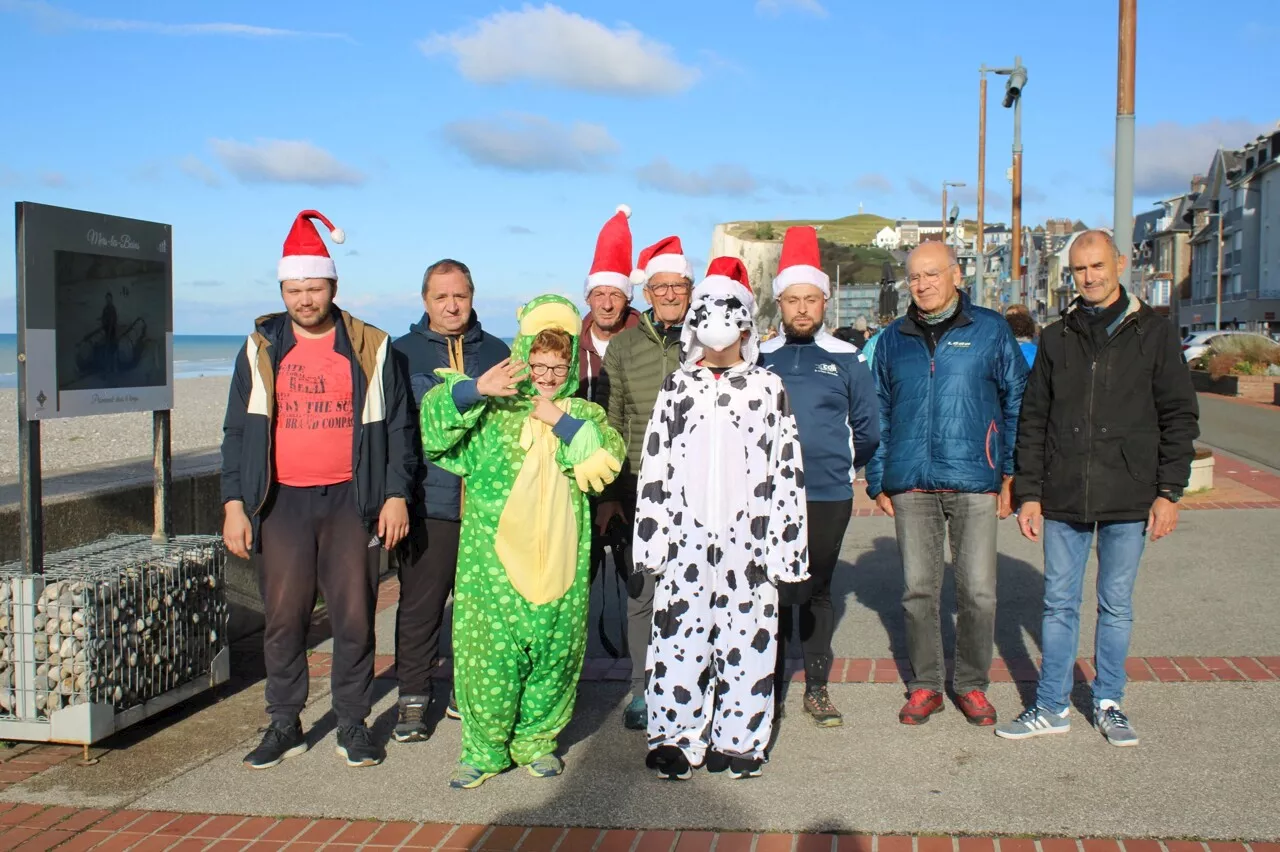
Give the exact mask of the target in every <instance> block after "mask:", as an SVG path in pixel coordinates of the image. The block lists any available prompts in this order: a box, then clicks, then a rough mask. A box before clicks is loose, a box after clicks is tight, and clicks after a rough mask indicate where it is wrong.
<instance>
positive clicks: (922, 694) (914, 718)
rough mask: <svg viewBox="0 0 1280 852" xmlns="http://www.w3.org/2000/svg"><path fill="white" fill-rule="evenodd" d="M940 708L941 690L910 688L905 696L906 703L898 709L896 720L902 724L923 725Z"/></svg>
mask: <svg viewBox="0 0 1280 852" xmlns="http://www.w3.org/2000/svg"><path fill="white" fill-rule="evenodd" d="M941 709H942V693H941V692H934V691H933V690H932V689H916V690H912V692H911V694H910V695H908V696H907V703H906V704H904V705H902V709H901V710H899V711H898V721H899V722H901V723H902V724H904V725H923V724H924V723H925V722H927V721H929V717H930V716H932V715H933V714H934V713H937V712H938V711H939V710H941Z"/></svg>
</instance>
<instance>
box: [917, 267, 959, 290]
mask: <svg viewBox="0 0 1280 852" xmlns="http://www.w3.org/2000/svg"><path fill="white" fill-rule="evenodd" d="M957 265H958V264H955V263H949V264H947V265H946V266H944V267H943V268H942V269H930V270H928V271H926V272H917V273H915V274H913V275H908V276H907V283H908V284H910V285H911V286H912V287H914V286H916V285H917V284H919V283H921V282H923V283H925V284H937V283H938V279H939V278H941V277H942V273H944V272H946V271H947V270H948V269H950V268H951V267H953V266H957Z"/></svg>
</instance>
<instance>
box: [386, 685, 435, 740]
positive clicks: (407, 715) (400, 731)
mask: <svg viewBox="0 0 1280 852" xmlns="http://www.w3.org/2000/svg"><path fill="white" fill-rule="evenodd" d="M430 701H431V698H430V697H429V696H426V695H402V696H400V701H399V704H400V718H399V720H398V721H397V722H396V729H395V733H394V734H393V736H394V737H395V738H396V742H398V743H421V742H426V741H427V738H428V737H430V735H431V734H430V732H429V731H428V730H427V723H426V720H425V719H424V718H423V714H424V713H425V712H426V709H427V704H428V703H430Z"/></svg>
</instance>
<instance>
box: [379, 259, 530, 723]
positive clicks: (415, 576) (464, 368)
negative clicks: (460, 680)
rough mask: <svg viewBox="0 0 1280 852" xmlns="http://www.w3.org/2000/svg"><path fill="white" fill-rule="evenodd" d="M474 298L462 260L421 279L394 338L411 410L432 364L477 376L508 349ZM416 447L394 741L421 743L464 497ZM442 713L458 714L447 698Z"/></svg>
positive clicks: (430, 378) (432, 376) (429, 381)
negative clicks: (415, 303) (414, 314)
mask: <svg viewBox="0 0 1280 852" xmlns="http://www.w3.org/2000/svg"><path fill="white" fill-rule="evenodd" d="M474 296H475V283H474V282H473V281H472V278H471V270H470V269H468V268H467V265H466V264H464V263H461V262H459V261H456V260H450V259H445V260H440V261H437V262H435V263H433V264H431V266H429V267H427V271H426V274H425V275H423V276H422V305H423V308H424V309H425V313H424V314H423V315H422V319H421V320H420V321H419V322H418V323H416V324H415V325H412V326H410V327H409V333H408V334H406V335H404V336H403V337H401V338H399V339H398V340H396V342H395V350H396V353H397V354H398V355H399V356H401V357H402V358H403V359H404V360H405V361H407V371H408V374H409V380H410V384H411V385H412V389H413V401H414V406H415V411H416V407H417V405H418V404H420V403H421V402H422V397H423V395H424V394H425V393H426V392H427V391H429V390H430V389H431V388H433V387H434V386H435V385H437V384H439V382H440V377H439V376H437V375H436V372H435V371H436V370H437V369H440V368H448V369H452V370H458V371H459V372H462V373H465V374H466V375H468V376H481V375H484V373H485V372H487V371H488V370H489V368H491V367H493V366H494V365H495V364H498V363H499V362H501V361H502V360H503V359H505V358H506V357H507V356H508V355H509V354H510V349H509V348H508V346H507V345H506V344H505V343H503V342H502V341H501V340H499V339H498V338H496V337H494V336H493V335H491V334H488V333H486V332H485V331H484V329H482V328H481V327H480V320H479V319H477V318H476V314H475V311H474V310H472V307H471V305H472V299H473V297H474ZM415 422H416V420H415ZM415 435H416V432H415ZM415 449H416V450H417V453H418V458H419V468H418V470H419V475H418V483H417V490H416V493H415V495H414V500H413V517H412V523H411V524H410V528H409V536H408V538H407V540H406V542H405V547H404V549H403V551H402V554H401V555H402V559H401V562H400V565H401V569H400V605H399V608H398V609H397V611H396V679H397V680H398V681H399V683H400V701H399V711H400V716H399V721H398V722H397V723H396V728H395V733H394V736H395V738H396V741H397V742H421V741H422V740H425V739H426V738H427V735H428V730H427V725H426V722H425V720H424V716H423V714H424V712H425V710H426V708H427V705H428V704H429V703H430V702H431V669H432V666H434V665H435V661H436V656H437V654H438V652H439V650H440V627H441V624H442V623H443V622H444V607H445V603H446V602H447V601H448V599H449V594H450V592H452V591H453V577H454V573H455V572H456V571H457V567H458V533H459V530H460V529H461V519H462V500H463V499H464V497H463V493H462V482H461V480H459V479H458V477H456V476H454V475H453V474H452V473H448V472H446V471H444V470H442V469H440V468H439V467H437V466H435V465H434V464H431V463H430V462H427V461H424V460H422V444H421V442H420V441H419V442H416V444H415ZM446 712H447V713H448V714H449V715H450V717H451V718H457V711H456V710H455V709H454V707H453V702H452V700H450V702H449V707H448V709H447V710H446Z"/></svg>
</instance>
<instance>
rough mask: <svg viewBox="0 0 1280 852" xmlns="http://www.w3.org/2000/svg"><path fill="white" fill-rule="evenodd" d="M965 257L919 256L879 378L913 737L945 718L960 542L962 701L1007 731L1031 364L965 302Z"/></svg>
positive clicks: (934, 246) (957, 676) (907, 718)
mask: <svg viewBox="0 0 1280 852" xmlns="http://www.w3.org/2000/svg"><path fill="white" fill-rule="evenodd" d="M960 281H961V276H960V268H959V266H958V265H957V264H956V258H955V254H954V253H953V252H952V250H951V249H950V248H949V247H947V246H945V245H943V244H942V243H940V242H927V243H924V244H923V245H921V246H919V247H918V248H916V249H915V250H913V251H912V252H911V254H910V255H909V256H908V257H907V282H908V285H909V286H910V290H911V301H912V304H911V306H910V307H909V308H907V313H906V316H904V317H901V318H899V319H897V320H895V321H894V322H893V323H891V324H890V325H889V326H888V328H886V329H885V330H884V331H882V332H881V333H880V335H879V337H881V338H883V339H882V340H880V342H879V344H878V346H877V348H876V360H875V365H874V369H873V370H872V373H873V374H874V375H875V378H876V389H877V391H878V393H879V396H880V448H879V450H877V451H876V455H875V457H874V458H873V459H872V460H871V462H870V463H869V464H868V465H867V494H868V495H870V496H871V497H873V498H874V499H875V501H876V505H877V506H878V507H879V508H880V510H881V511H883V512H884V513H885V514H887V515H890V516H891V517H893V519H894V526H895V529H896V531H897V536H898V550H899V551H900V552H901V554H902V569H903V573H904V575H905V576H904V579H905V586H906V589H905V591H904V593H903V596H902V607H903V610H905V612H906V622H907V655H908V656H909V657H910V658H911V669H912V676H911V679H910V680H909V681H908V683H907V693H908V695H907V703H906V704H905V705H904V706H903V707H902V709H901V710H900V711H899V713H898V721H900V722H901V723H902V724H904V725H920V724H923V723H925V722H927V721H928V720H929V717H930V716H932V715H933V714H934V713H937V712H938V711H939V710H941V709H942V706H943V686H944V680H945V678H946V667H945V661H944V659H943V649H942V625H941V622H940V620H939V619H940V610H939V597H940V595H941V593H942V579H943V572H944V570H945V567H946V558H945V555H944V543H945V542H946V541H947V539H948V538H950V544H951V553H952V561H953V565H954V569H955V574H956V598H957V601H956V603H957V607H958V609H959V614H958V615H957V618H956V640H955V641H956V647H955V673H954V677H953V685H954V687H955V694H956V701H957V703H958V704H959V705H960V710H961V711H962V712H963V713H964V715H965V718H966V719H968V720H969V722H970V723H971V724H974V725H984V726H985V725H994V724H995V723H996V709H995V707H993V706H992V704H991V702H990V701H989V700H988V699H987V695H986V690H987V687H988V686H989V680H988V671H989V669H990V668H991V657H992V645H993V642H994V638H995V636H994V629H995V616H996V525H997V521H998V520H999V519H1001V518H1006V517H1008V516H1009V515H1010V514H1011V512H1012V507H1011V505H1010V503H1011V499H1012V494H1011V492H1012V479H1013V443H1014V436H1015V434H1016V432H1017V428H1018V408H1019V406H1020V405H1021V402H1022V389H1023V386H1024V385H1025V383H1026V380H1027V362H1026V360H1025V359H1024V358H1023V357H1022V353H1021V352H1019V351H1018V347H1017V344H1016V343H1015V342H1014V339H1013V333H1012V332H1011V331H1010V330H1009V326H1008V324H1007V323H1006V322H1004V320H1003V319H1001V317H1000V314H998V313H996V312H995V311H990V310H987V309H986V308H979V307H977V306H975V305H973V304H972V303H971V302H970V301H969V297H968V296H967V295H965V294H964V293H962V292H960V291H959V287H960Z"/></svg>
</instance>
